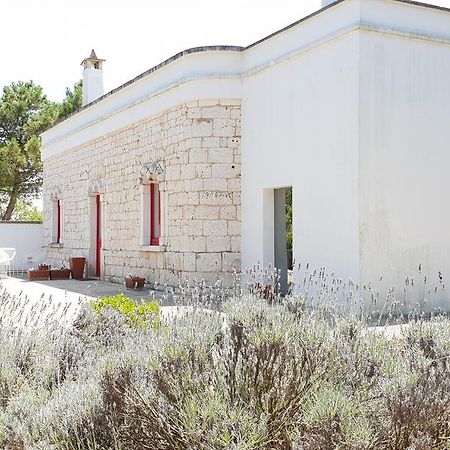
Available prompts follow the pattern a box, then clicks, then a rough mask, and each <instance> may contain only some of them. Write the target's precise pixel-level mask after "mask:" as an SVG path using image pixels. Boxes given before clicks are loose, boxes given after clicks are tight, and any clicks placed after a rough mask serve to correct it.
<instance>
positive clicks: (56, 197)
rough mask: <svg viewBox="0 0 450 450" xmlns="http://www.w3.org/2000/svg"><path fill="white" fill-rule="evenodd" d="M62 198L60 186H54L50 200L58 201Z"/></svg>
mask: <svg viewBox="0 0 450 450" xmlns="http://www.w3.org/2000/svg"><path fill="white" fill-rule="evenodd" d="M60 198H61V188H60V187H59V186H58V187H54V188H53V189H52V190H51V191H50V200H51V201H53V202H56V201H57V200H59V199H60Z"/></svg>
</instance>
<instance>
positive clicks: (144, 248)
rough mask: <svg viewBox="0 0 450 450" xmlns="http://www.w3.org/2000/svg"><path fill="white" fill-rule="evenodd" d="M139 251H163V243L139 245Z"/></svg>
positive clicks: (164, 248) (164, 249)
mask: <svg viewBox="0 0 450 450" xmlns="http://www.w3.org/2000/svg"><path fill="white" fill-rule="evenodd" d="M139 251H141V252H165V251H166V246H165V245H141V246H140V247H139Z"/></svg>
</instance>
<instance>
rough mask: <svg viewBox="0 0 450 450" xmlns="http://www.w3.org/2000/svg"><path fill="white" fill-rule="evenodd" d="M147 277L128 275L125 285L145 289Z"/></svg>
mask: <svg viewBox="0 0 450 450" xmlns="http://www.w3.org/2000/svg"><path fill="white" fill-rule="evenodd" d="M144 283H145V278H142V277H126V278H125V287H126V288H127V289H143V288H144Z"/></svg>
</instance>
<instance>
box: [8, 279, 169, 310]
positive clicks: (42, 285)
mask: <svg viewBox="0 0 450 450" xmlns="http://www.w3.org/2000/svg"><path fill="white" fill-rule="evenodd" d="M14 279H16V280H19V281H20V283H21V284H20V286H22V287H23V288H24V289H26V290H27V291H30V290H31V291H34V292H36V294H37V295H42V294H44V295H47V293H49V292H52V293H53V294H54V295H56V293H57V292H59V295H61V291H54V289H62V290H63V291H67V293H69V295H73V294H74V295H76V296H77V297H79V296H83V297H91V298H100V297H110V296H113V295H116V294H120V293H123V294H124V295H126V296H127V297H130V298H133V299H135V300H140V299H144V300H152V299H154V298H156V299H158V300H159V301H160V302H161V303H162V304H164V305H168V304H170V301H169V300H168V299H167V298H166V297H167V295H165V293H164V292H162V291H156V290H152V289H149V288H148V287H145V288H144V289H142V290H134V289H127V288H126V287H125V286H124V285H123V284H118V283H110V282H108V281H101V280H72V279H71V280H39V281H28V280H27V279H23V278H19V277H18V278H14ZM2 281H4V280H1V279H0V283H1V282H2ZM13 284H14V283H13Z"/></svg>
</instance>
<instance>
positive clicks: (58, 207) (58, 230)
mask: <svg viewBox="0 0 450 450" xmlns="http://www.w3.org/2000/svg"><path fill="white" fill-rule="evenodd" d="M56 210H57V216H58V218H57V222H56V243H57V244H61V201H60V200H57V201H56Z"/></svg>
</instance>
